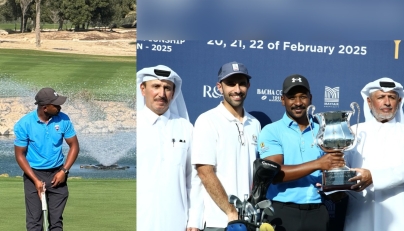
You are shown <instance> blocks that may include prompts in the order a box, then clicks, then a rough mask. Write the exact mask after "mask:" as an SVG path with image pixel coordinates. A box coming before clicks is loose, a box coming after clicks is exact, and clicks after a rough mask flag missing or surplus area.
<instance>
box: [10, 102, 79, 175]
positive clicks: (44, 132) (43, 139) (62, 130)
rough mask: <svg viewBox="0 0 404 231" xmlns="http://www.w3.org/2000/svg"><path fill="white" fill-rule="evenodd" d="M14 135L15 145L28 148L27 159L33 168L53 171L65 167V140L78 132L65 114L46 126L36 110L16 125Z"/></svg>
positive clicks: (61, 114)
mask: <svg viewBox="0 0 404 231" xmlns="http://www.w3.org/2000/svg"><path fill="white" fill-rule="evenodd" d="M14 134H15V136H16V138H15V140H14V145H16V146H19V147H27V152H26V158H27V161H28V163H29V165H30V166H31V168H34V169H51V168H56V167H59V166H61V165H63V163H64V155H63V153H62V144H63V138H65V139H68V138H71V137H73V136H75V135H76V132H75V130H74V127H73V124H72V123H71V121H70V118H69V117H68V116H67V115H66V114H64V113H63V112H59V114H58V115H56V116H53V117H52V118H51V119H50V120H49V121H48V124H46V123H43V122H41V121H40V120H39V117H38V114H37V111H36V110H35V111H33V112H30V113H28V114H27V115H25V116H24V117H22V118H21V119H20V120H19V121H18V122H17V123H16V124H15V125H14Z"/></svg>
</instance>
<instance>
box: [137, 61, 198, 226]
mask: <svg viewBox="0 0 404 231" xmlns="http://www.w3.org/2000/svg"><path fill="white" fill-rule="evenodd" d="M181 84H182V80H181V78H180V77H179V76H178V75H177V73H175V72H174V71H173V70H171V69H170V68H169V67H166V66H163V65H158V66H155V67H148V68H144V69H142V70H140V71H139V72H138V73H137V86H138V89H137V112H138V113H137V152H136V157H137V163H136V166H137V230H151V231H160V230H170V231H185V230H187V231H191V230H192V231H196V230H199V229H202V228H203V224H202V223H203V217H202V214H203V198H202V194H201V189H202V184H201V181H200V179H199V177H198V176H197V173H196V170H195V168H194V167H192V165H191V144H192V131H193V126H192V124H191V123H190V122H189V120H188V113H187V109H186V106H185V102H184V99H183V96H182V93H181Z"/></svg>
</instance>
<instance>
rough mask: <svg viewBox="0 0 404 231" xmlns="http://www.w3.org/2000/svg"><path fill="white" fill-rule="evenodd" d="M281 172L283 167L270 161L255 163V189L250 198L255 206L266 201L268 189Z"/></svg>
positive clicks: (249, 200) (257, 160)
mask: <svg viewBox="0 0 404 231" xmlns="http://www.w3.org/2000/svg"><path fill="white" fill-rule="evenodd" d="M280 170H281V166H280V165H279V164H278V163H275V162H273V161H270V160H264V159H256V160H255V161H254V163H253V188H252V191H251V195H250V197H249V198H248V202H250V203H251V204H252V205H253V206H255V204H257V203H258V202H260V201H262V200H265V199H266V194H267V189H268V187H269V185H270V184H271V183H272V180H273V179H274V177H275V176H276V174H278V172H279V171H280Z"/></svg>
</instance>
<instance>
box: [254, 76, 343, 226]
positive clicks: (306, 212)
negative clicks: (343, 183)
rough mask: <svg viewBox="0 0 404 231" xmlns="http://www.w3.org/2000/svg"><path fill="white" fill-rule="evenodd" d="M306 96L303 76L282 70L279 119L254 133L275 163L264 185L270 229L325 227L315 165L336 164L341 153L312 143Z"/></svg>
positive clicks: (323, 167) (340, 160) (264, 153)
mask: <svg viewBox="0 0 404 231" xmlns="http://www.w3.org/2000/svg"><path fill="white" fill-rule="evenodd" d="M311 99H312V95H311V93H310V86H309V82H308V81H307V79H306V78H305V77H303V76H301V75H291V76H288V77H287V78H286V79H285V80H284V82H283V92H282V97H281V101H282V105H283V106H285V109H286V112H285V114H284V116H283V118H282V119H280V120H278V121H276V122H274V123H272V124H269V125H266V126H265V127H264V128H263V129H262V131H261V133H260V135H259V137H258V144H259V148H258V151H259V154H260V157H261V158H263V159H264V158H265V159H267V160H271V161H274V162H277V163H278V164H280V165H281V170H280V172H279V173H278V174H277V176H276V177H275V179H274V180H273V183H274V184H273V185H270V187H269V188H268V191H267V198H269V199H271V200H272V201H273V206H274V209H275V216H274V217H271V219H272V220H271V223H272V224H274V225H276V228H275V230H286V231H298V230H310V231H316V230H318V231H326V230H328V222H329V215H328V211H327V209H326V207H325V205H324V204H322V202H321V196H320V194H319V193H318V188H317V187H316V184H317V183H321V175H320V170H329V169H331V168H334V167H340V166H341V167H342V166H344V158H343V157H342V153H335V154H328V155H324V153H323V151H322V150H321V149H320V148H318V146H317V145H313V141H314V140H313V133H314V134H317V132H318V130H319V125H318V123H316V122H314V121H313V120H312V118H310V120H308V119H307V107H308V106H309V105H310V104H311ZM312 130H313V131H312ZM312 132H313V133H312Z"/></svg>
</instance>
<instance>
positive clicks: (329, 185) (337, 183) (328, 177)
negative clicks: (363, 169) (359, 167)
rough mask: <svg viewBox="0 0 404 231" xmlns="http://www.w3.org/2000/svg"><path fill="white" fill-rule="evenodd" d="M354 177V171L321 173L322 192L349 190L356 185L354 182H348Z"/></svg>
mask: <svg viewBox="0 0 404 231" xmlns="http://www.w3.org/2000/svg"><path fill="white" fill-rule="evenodd" d="M355 176H356V171H351V170H332V171H324V172H323V185H322V188H323V191H324V192H329V191H335V190H351V186H352V185H354V184H356V182H355V181H353V182H351V181H348V180H349V179H351V178H352V177H355Z"/></svg>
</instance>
